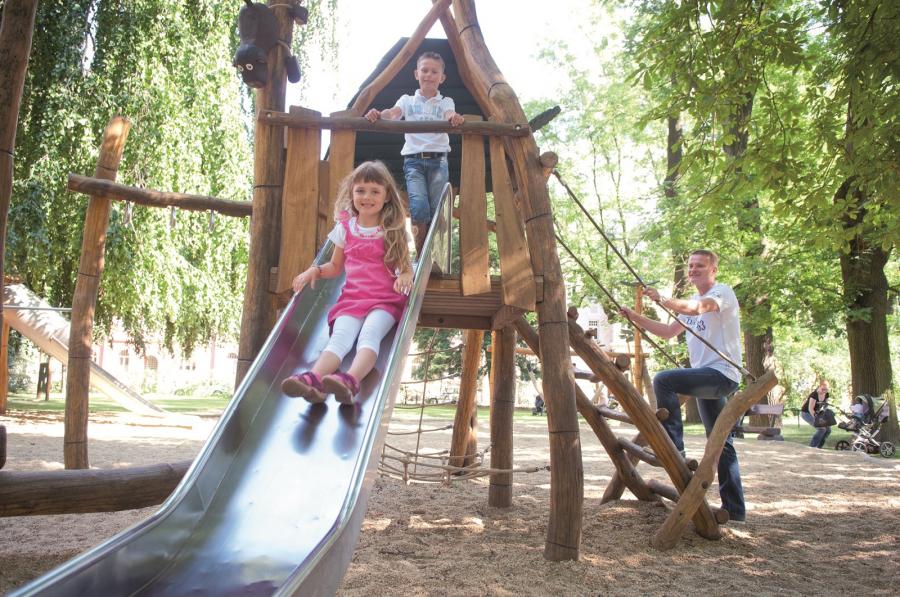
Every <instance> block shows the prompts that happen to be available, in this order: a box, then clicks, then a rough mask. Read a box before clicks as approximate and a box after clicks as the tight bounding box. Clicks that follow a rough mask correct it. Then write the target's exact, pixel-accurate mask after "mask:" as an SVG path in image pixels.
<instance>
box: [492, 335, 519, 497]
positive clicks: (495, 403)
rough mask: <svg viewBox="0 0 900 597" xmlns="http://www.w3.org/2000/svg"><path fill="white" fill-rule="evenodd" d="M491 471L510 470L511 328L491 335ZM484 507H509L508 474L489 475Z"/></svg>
mask: <svg viewBox="0 0 900 597" xmlns="http://www.w3.org/2000/svg"><path fill="white" fill-rule="evenodd" d="M491 345H492V346H493V350H492V351H491V376H492V377H493V380H494V383H493V388H492V390H491V468H495V469H511V468H512V467H513V412H514V410H515V405H516V352H515V348H516V331H515V329H513V328H512V327H507V328H503V329H502V330H497V331H495V332H492V334H491ZM488 505H489V506H493V507H495V508H509V507H510V506H512V473H494V474H492V475H491V481H490V488H489V489H488Z"/></svg>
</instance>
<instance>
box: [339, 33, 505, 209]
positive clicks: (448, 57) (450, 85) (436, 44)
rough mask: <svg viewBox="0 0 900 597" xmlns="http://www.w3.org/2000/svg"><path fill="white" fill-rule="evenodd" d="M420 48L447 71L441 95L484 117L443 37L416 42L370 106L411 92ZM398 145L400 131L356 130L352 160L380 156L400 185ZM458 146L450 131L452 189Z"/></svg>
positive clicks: (397, 47) (402, 41)
mask: <svg viewBox="0 0 900 597" xmlns="http://www.w3.org/2000/svg"><path fill="white" fill-rule="evenodd" d="M408 40H409V38H407V37H402V38H400V39H399V40H398V41H397V43H396V44H394V46H393V47H392V48H391V49H390V50H388V52H387V53H386V54H385V55H384V57H383V58H382V59H381V61H380V62H379V63H378V66H377V67H376V68H375V70H374V71H373V72H372V74H371V75H369V77H368V78H367V79H366V80H365V81H363V83H362V85H360V87H359V89H360V90H362V89H365V87H366V86H367V85H368V84H369V83H371V82H372V81H373V80H374V79H375V77H377V76H378V74H379V73H381V72H382V71H384V70H385V69H386V68H387V66H388V65H389V64H390V62H391V60H393V58H394V56H396V55H397V54H398V53H399V52H400V50H401V49H402V48H403V46H404V44H406V42H407V41H408ZM423 52H437V53H438V54H440V55H441V57H442V58H443V59H444V65H445V67H444V73H445V74H446V75H447V80H446V81H444V83H443V84H442V85H441V88H440V91H441V94H442V95H445V96H447V97H451V98H453V101H454V103H455V104H456V111H457V112H459V113H460V114H477V115H479V116H481V117H482V118H484V117H485V115H484V113H483V112H482V111H481V108H479V107H478V104H477V103H476V102H475V98H474V97H473V96H472V94H471V93H470V92H469V90H468V89H467V88H466V87H465V85H464V84H463V82H462V79H461V78H460V76H459V71H458V70H457V67H456V57H455V56H454V55H453V52H452V51H451V50H450V44H449V43H448V42H447V40H446V39H425V40H423V41H422V45H421V46H419V49H418V51H417V52H416V53H415V55H414V56H413V58H411V59H410V60H409V62H407V63H406V65H405V66H404V67H403V68H402V69H401V70H400V74H398V75H397V76H396V77H394V78H393V79H392V80H391V82H390V83H388V85H387V86H386V87H385V88H384V89H382V90H381V92H379V93H378V95H376V96H375V99H374V101H373V102H372V105H371V107H372V108H378V109H379V110H383V109H385V108H391V107H393V105H394V104H395V103H396V102H397V99H398V98H399V97H400V96H401V95H404V94H412V93H414V92H415V90H416V89H417V88H418V83H417V82H416V79H415V77H414V76H413V71H414V70H415V68H416V58H417V57H418V56H419V55H420V54H422V53H423ZM358 95H359V91H357V93H356V94H355V95H354V96H353V98H352V99H351V100H350V102H349V104H348V107H350V106H352V105H353V102H354V101H356V97H357V96H358ZM402 148H403V136H402V135H396V134H390V133H367V132H360V133H358V134H357V135H356V157H355V160H354V163H355V164H360V163H361V162H364V161H366V160H381V161H382V162H384V163H385V164H387V166H388V168H390V169H391V173H392V174H393V175H394V178H395V179H396V180H397V183H398V184H399V185H400V186H401V187H404V186H405V184H404V177H403V158H402V157H401V155H400V150H401V149H402ZM461 148H462V137H461V136H460V135H450V156H449V168H450V184H452V185H453V188H454V190H456V191H458V190H459V178H460V157H461V155H462V151H461ZM487 152H488V149H487V143H485V155H486V156H487V155H488V153H487ZM486 167H487V172H486V175H487V176H486V184H487V191H488V192H490V191H491V176H490V160H489V159H486Z"/></svg>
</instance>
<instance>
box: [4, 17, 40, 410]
mask: <svg viewBox="0 0 900 597" xmlns="http://www.w3.org/2000/svg"><path fill="white" fill-rule="evenodd" d="M36 12H37V0H6V2H4V3H3V11H2V14H0V57H2V60H0V274H2V273H3V272H5V271H6V269H5V268H6V265H5V263H4V260H3V259H4V254H5V253H6V220H7V217H8V215H9V203H10V201H11V199H12V182H13V156H14V155H15V147H16V129H17V127H18V122H19V107H20V106H21V104H22V91H23V89H24V88H25V72H26V71H27V70H28V56H29V55H30V54H31V37H32V34H33V33H34V15H35V13H36ZM3 284H4V282H3V276H2V275H0V294H2V290H3ZM2 321H3V306H2V304H0V322H2ZM4 370H5V367H4ZM3 396H4V399H3V400H2V401H0V406H2V407H3V408H5V407H6V402H5V396H6V385H5V384H4V386H3ZM0 412H3V410H0Z"/></svg>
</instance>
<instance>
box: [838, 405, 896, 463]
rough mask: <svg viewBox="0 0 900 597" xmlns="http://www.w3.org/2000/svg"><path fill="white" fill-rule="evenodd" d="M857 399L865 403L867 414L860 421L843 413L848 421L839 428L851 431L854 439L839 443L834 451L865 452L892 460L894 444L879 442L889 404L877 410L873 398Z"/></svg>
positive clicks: (841, 423)
mask: <svg viewBox="0 0 900 597" xmlns="http://www.w3.org/2000/svg"><path fill="white" fill-rule="evenodd" d="M857 399H862V401H863V403H864V404H866V406H867V409H866V412H865V413H864V414H863V416H862V418H861V419H860V418H859V417H855V416H852V415H849V414H848V413H846V412H844V411H841V414H843V415H844V417H846V420H844V421H841V422H840V423H838V427H839V428H840V429H844V430H845V431H850V432H851V433H853V437H852V438H850V441H847V440H844V439H842V440H840V441H838V442H837V443H836V444H835V446H834V449H835V450H852V451H854V452H865V453H866V454H881V455H882V456H883V457H884V458H890V457H891V456H893V455H894V452H895V451H896V448H895V447H894V444H893V443H891V442H888V441H879V440H878V435H879V434H880V432H881V424H882V423H883V422H884V421H886V420H887V402H886V401H885V402H882V403H881V406H880V407H879V408H878V410H875V408H874V402H873V400H872V397H871V396H868V395H863V396H858V397H857Z"/></svg>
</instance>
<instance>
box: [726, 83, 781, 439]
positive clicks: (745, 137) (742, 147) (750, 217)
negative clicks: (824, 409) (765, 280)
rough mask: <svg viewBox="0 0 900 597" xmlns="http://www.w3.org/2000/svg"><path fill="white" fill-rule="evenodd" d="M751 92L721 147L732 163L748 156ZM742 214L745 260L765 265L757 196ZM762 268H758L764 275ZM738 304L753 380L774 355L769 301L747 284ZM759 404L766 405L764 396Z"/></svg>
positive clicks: (753, 420) (760, 420)
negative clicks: (728, 139)
mask: <svg viewBox="0 0 900 597" xmlns="http://www.w3.org/2000/svg"><path fill="white" fill-rule="evenodd" d="M753 99H754V92H752V91H747V92H746V95H745V101H744V103H743V104H742V105H741V106H740V107H739V108H738V110H737V113H736V114H735V115H734V117H733V118H732V120H731V121H730V123H729V125H728V126H727V127H726V129H725V130H726V132H727V133H728V134H729V135H730V136H732V138H733V139H734V141H732V142H731V143H730V144H728V145H725V146H724V151H725V155H727V156H728V157H729V158H730V159H732V160H735V159H739V158H741V157H742V156H743V155H744V154H745V153H746V152H747V145H748V143H749V139H750V129H749V124H750V116H751V115H752V114H753ZM734 175H735V176H736V177H737V178H738V179H740V177H742V176H744V172H743V169H742V168H740V167H738V168H736V169H735V172H734ZM743 206H744V213H743V214H742V216H741V217H739V218H738V228H740V229H741V230H742V231H749V234H748V236H749V237H750V238H753V239H755V240H754V241H753V242H751V244H750V245H749V246H747V247H746V248H745V249H744V252H743V253H744V254H743V256H744V258H745V259H746V260H748V261H750V262H755V261H765V259H766V257H765V245H764V244H763V232H762V224H761V222H760V216H759V200H758V199H757V198H756V196H751V197H746V198H744V199H743ZM764 269H765V268H760V270H761V271H764ZM735 294H737V297H738V302H739V303H740V305H741V321H742V324H743V330H744V362H745V363H746V367H747V370H748V371H750V374H751V375H753V376H754V377H759V376H760V375H762V374H763V373H765V371H766V368H767V367H771V365H772V358H773V355H774V344H775V339H774V335H773V333H772V326H771V325H769V322H770V321H771V312H770V309H771V306H770V304H769V297H768V296H766V295H765V294H759V287H758V285H757V284H755V283H754V282H753V280H748V281H746V282H744V283H743V284H741V285H739V286H738V287H736V288H735ZM760 402H764V403H765V402H768V395H766V396H765V397H764V398H763V399H761V400H760ZM767 420H768V419H767V418H766V417H765V416H753V417H750V424H751V425H760V426H762V425H766V424H767Z"/></svg>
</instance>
